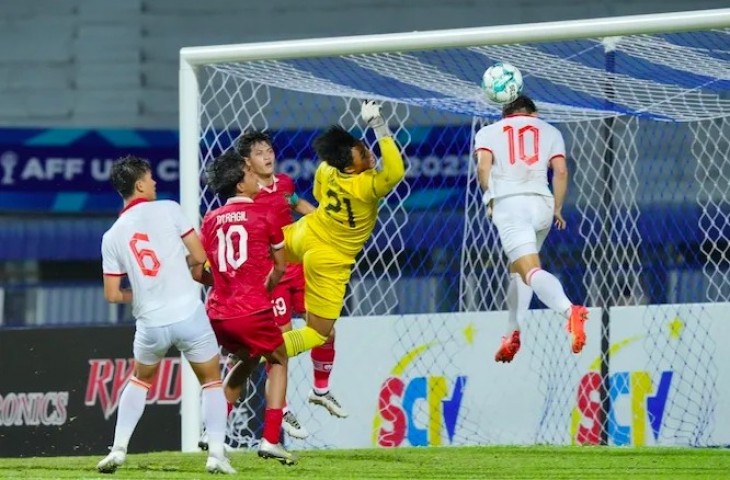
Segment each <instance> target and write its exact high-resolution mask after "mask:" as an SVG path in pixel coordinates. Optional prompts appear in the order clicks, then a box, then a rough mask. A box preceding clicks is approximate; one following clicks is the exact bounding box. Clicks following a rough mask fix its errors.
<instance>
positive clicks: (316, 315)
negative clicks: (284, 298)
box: [284, 245, 354, 357]
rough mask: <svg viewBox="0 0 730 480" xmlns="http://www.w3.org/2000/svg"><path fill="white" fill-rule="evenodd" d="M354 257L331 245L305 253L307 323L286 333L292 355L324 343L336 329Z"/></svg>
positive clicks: (285, 337)
mask: <svg viewBox="0 0 730 480" xmlns="http://www.w3.org/2000/svg"><path fill="white" fill-rule="evenodd" d="M353 263H354V259H351V258H348V257H347V256H345V255H342V254H341V253H339V252H337V251H336V250H334V249H333V248H331V247H330V246H327V245H317V246H315V247H311V248H309V250H307V251H306V252H305V253H304V257H303V265H304V276H305V280H306V291H305V293H304V295H305V303H306V305H307V314H306V320H307V324H306V325H305V326H304V327H302V328H298V329H294V330H292V331H291V332H287V333H285V334H284V343H285V345H286V351H287V353H288V354H289V356H290V357H293V356H296V355H299V354H300V353H302V352H305V351H307V350H311V349H312V348H314V347H319V346H320V345H323V344H324V343H325V342H326V341H327V338H329V336H330V334H331V333H332V330H333V329H334V325H335V320H337V318H338V317H339V316H340V312H341V311H342V307H343V305H344V299H345V288H346V286H347V284H348V283H349V281H350V270H351V268H352V265H353Z"/></svg>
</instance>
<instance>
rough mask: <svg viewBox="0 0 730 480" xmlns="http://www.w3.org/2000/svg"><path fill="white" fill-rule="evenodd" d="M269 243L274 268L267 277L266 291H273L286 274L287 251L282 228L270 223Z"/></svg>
mask: <svg viewBox="0 0 730 480" xmlns="http://www.w3.org/2000/svg"><path fill="white" fill-rule="evenodd" d="M269 225H270V226H269V242H270V244H271V257H272V258H273V259H274V266H273V268H272V269H271V271H270V272H269V275H268V276H267V277H266V289H267V290H268V291H272V290H273V289H274V287H275V286H276V285H277V284H278V283H279V281H280V280H281V277H283V276H284V272H286V251H285V250H284V233H283V232H282V231H281V227H277V226H276V225H275V224H273V223H271V222H269Z"/></svg>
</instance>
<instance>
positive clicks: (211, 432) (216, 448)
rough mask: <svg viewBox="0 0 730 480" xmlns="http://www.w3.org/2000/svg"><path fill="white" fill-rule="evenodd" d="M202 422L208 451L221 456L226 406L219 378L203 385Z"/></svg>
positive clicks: (224, 435)
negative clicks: (206, 437) (206, 434)
mask: <svg viewBox="0 0 730 480" xmlns="http://www.w3.org/2000/svg"><path fill="white" fill-rule="evenodd" d="M202 397H203V405H202V407H203V422H204V423H205V431H206V432H207V433H208V452H209V454H210V455H211V456H213V457H216V458H223V457H224V453H223V442H225V439H226V420H227V414H228V413H227V412H228V408H227V405H226V397H225V395H224V394H223V384H222V382H221V381H220V380H218V381H214V382H210V383H206V384H205V385H203V393H202Z"/></svg>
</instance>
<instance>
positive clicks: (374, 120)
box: [360, 100, 391, 138]
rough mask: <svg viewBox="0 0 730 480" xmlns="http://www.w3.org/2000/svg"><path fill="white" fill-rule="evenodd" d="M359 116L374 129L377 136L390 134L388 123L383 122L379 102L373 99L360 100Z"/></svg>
mask: <svg viewBox="0 0 730 480" xmlns="http://www.w3.org/2000/svg"><path fill="white" fill-rule="evenodd" d="M360 116H361V117H362V119H363V120H365V122H366V123H367V124H368V125H369V126H370V128H372V129H373V130H374V131H375V136H376V137H377V138H383V137H389V136H391V134H390V129H389V128H388V124H387V123H385V119H384V118H383V115H382V114H381V113H380V104H379V103H378V102H376V101H375V100H365V101H364V102H362V108H361V109H360Z"/></svg>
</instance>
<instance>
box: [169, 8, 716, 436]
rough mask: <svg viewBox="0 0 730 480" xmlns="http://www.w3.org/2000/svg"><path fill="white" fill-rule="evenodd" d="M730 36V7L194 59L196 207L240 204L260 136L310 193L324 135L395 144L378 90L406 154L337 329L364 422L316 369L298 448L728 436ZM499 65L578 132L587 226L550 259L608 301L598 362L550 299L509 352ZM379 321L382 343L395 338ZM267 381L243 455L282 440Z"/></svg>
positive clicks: (337, 370)
mask: <svg viewBox="0 0 730 480" xmlns="http://www.w3.org/2000/svg"><path fill="white" fill-rule="evenodd" d="M727 27H730V9H726V10H715V11H707V12H684V13H683V14H662V15H653V16H651V15H650V16H642V17H623V18H615V19H604V20H595V21H582V22H561V23H551V24H536V25H531V26H525V25H522V26H511V27H493V28H484V29H468V30H463V31H459V30H454V31H443V32H437V33H436V34H433V35H429V34H428V32H427V33H414V34H402V35H386V36H372V37H362V38H355V37H350V38H346V39H325V40H311V41H299V42H277V43H272V44H253V45H240V46H224V47H201V48H191V49H183V51H182V59H183V61H182V64H181V65H182V70H181V137H182V149H181V158H182V164H181V171H182V202H183V206H184V207H185V208H186V211H188V212H189V213H190V214H191V216H196V217H197V216H199V215H200V214H203V213H204V212H205V211H207V210H209V209H211V208H214V207H216V206H217V205H218V203H217V199H215V198H213V197H212V196H211V195H210V194H209V192H208V191H207V189H206V187H205V186H204V184H203V183H202V182H201V176H202V172H203V170H204V168H205V165H206V164H207V162H209V161H211V160H212V159H213V158H214V157H215V156H217V155H218V154H220V153H221V152H222V151H223V150H225V149H227V148H229V147H230V146H231V145H232V144H233V142H234V141H235V139H236V138H237V137H238V136H239V135H240V133H241V132H243V131H246V130H250V129H258V130H266V131H267V132H269V133H270V134H271V135H272V138H273V143H274V148H275V151H276V155H277V162H278V169H279V171H282V172H284V173H287V174H289V175H290V176H291V177H292V178H294V180H295V182H296V185H297V188H298V191H299V193H300V195H302V196H304V197H305V198H308V199H310V200H312V198H311V186H312V179H313V174H314V170H315V169H316V165H317V162H318V159H316V158H315V156H314V152H313V150H312V147H311V144H312V140H313V139H314V137H315V136H316V135H317V134H318V132H320V131H321V130H322V129H323V128H324V127H326V126H328V125H330V124H340V125H342V126H343V127H345V128H347V129H349V130H351V131H352V132H354V133H355V134H356V135H357V136H360V137H361V138H363V139H364V140H365V141H366V143H368V144H369V145H371V146H372V147H373V148H375V151H376V152H377V148H376V147H375V145H374V139H373V137H372V134H369V133H368V132H367V131H365V129H364V125H363V123H362V121H361V120H360V119H359V118H358V115H359V106H360V103H361V101H362V100H363V99H377V100H379V101H381V102H382V103H383V105H384V108H383V110H384V112H385V115H386V116H387V120H388V123H389V124H390V126H391V129H392V130H393V132H394V135H395V137H396V138H397V141H398V144H399V145H400V147H401V149H402V152H403V154H404V157H405V159H406V163H407V173H406V180H405V181H404V182H403V183H402V184H401V185H400V186H399V187H398V188H396V190H395V191H394V192H392V193H391V194H390V195H389V196H388V197H387V199H386V200H385V201H383V202H382V204H381V207H380V212H379V221H378V224H377V226H376V228H375V231H374V233H373V236H372V239H371V240H370V241H369V242H368V243H367V245H366V247H365V250H364V251H363V253H362V254H361V255H360V257H359V258H358V261H357V264H356V266H355V268H354V271H353V275H352V280H351V282H350V285H349V286H348V293H347V298H346V301H345V303H346V304H345V309H344V316H345V317H354V318H343V319H341V320H340V321H339V322H338V323H337V328H338V331H341V332H342V334H341V335H340V336H338V341H337V345H338V359H337V360H336V361H335V367H334V372H333V378H332V389H333V392H334V393H336V394H337V395H338V397H339V398H340V399H341V400H342V403H343V406H344V407H345V408H349V409H351V412H350V413H351V418H348V419H347V420H335V419H332V418H330V417H329V416H328V415H327V414H326V413H325V412H324V411H323V410H322V411H317V410H316V409H317V408H319V407H313V406H310V405H307V403H306V397H307V394H308V391H309V389H310V388H311V387H310V385H311V383H312V379H311V378H312V373H311V370H312V367H311V360H310V358H309V356H308V354H304V355H301V356H300V357H297V358H296V359H293V360H292V363H291V364H290V365H291V369H290V377H289V392H288V400H289V405H290V407H291V408H292V410H293V411H294V412H295V413H296V414H297V416H298V417H299V419H300V421H301V422H302V423H303V424H304V426H305V427H306V428H307V429H308V430H309V431H310V433H311V435H310V437H309V438H308V439H306V440H304V441H293V440H287V441H288V442H291V443H290V445H291V446H293V447H294V448H306V447H338V446H367V445H373V446H375V445H380V446H396V445H439V444H483V443H489V444H503V443H524V444H530V443H540V444H542V443H548V444H570V443H578V444H599V443H603V444H611V445H626V444H632V445H644V444H668V445H711V444H714V443H718V442H719V441H724V440H723V439H725V440H727V439H726V438H725V437H727V432H722V431H721V432H718V431H717V429H716V427H717V425H718V421H717V420H716V416H717V414H718V412H717V409H718V391H717V382H718V367H719V365H718V361H719V360H718V359H717V355H718V353H719V352H718V350H720V349H719V348H718V343H721V342H722V341H723V340H725V341H727V340H728V339H727V338H724V339H720V338H718V337H717V335H718V334H717V333H716V327H717V322H716V319H717V318H718V316H719V315H721V312H722V308H723V305H724V304H723V302H728V301H730V276H728V270H730V264H729V262H730V243H729V242H728V234H730V189H729V188H728V184H729V182H730V157H729V156H728V152H730V118H729V117H728V112H729V111H730V96H729V95H728V90H729V87H730V30H728V29H727ZM687 30H692V31H687ZM647 32H648V33H647ZM503 42H510V43H509V44H505V43H503ZM496 61H507V62H509V63H512V64H513V65H515V66H517V67H518V68H519V69H520V70H521V71H522V74H523V76H524V78H525V93H526V94H528V95H529V96H531V97H532V98H533V99H535V100H536V103H537V105H538V109H539V114H540V116H541V117H542V118H543V119H545V120H547V121H548V122H551V123H553V124H554V125H555V126H557V127H558V128H559V129H560V130H561V132H562V133H563V135H564V137H565V140H566V146H567V149H568V151H567V155H568V165H569V169H570V173H571V181H570V186H569V192H568V198H567V204H566V206H565V212H564V214H565V217H566V219H567V222H568V228H567V230H565V231H562V232H558V231H554V232H552V233H551V234H550V236H549V237H548V240H547V242H546V244H545V245H544V247H543V251H542V252H541V257H542V260H543V267H544V268H545V269H547V270H549V271H551V272H553V273H554V274H556V275H557V276H558V277H559V278H560V279H561V281H562V283H563V285H564V287H565V290H566V293H567V295H568V296H569V297H570V298H571V300H572V301H574V302H575V303H583V304H585V305H587V306H588V307H590V308H591V319H590V321H589V323H588V324H587V325H588V327H587V328H588V335H589V338H588V342H589V344H588V345H587V347H586V349H585V351H584V352H583V353H582V355H580V356H574V355H572V354H571V353H570V347H569V342H568V340H567V335H566V333H565V331H564V320H562V319H561V318H560V317H559V316H557V315H555V314H553V313H552V312H549V311H547V310H541V309H542V308H543V307H542V305H541V304H540V303H539V302H538V301H537V300H536V299H533V303H532V307H533V309H535V310H533V311H531V313H530V317H529V318H528V320H527V321H526V322H523V323H524V324H523V325H522V339H523V347H522V350H521V351H520V353H519V355H518V356H517V357H516V359H515V361H514V362H513V363H512V364H509V365H502V364H496V363H494V360H493V355H494V352H495V351H496V349H497V347H498V345H499V341H500V336H501V335H503V334H504V333H505V331H506V328H507V327H506V315H505V314H504V312H503V311H504V310H505V309H506V305H505V295H506V284H507V277H508V275H507V273H506V272H507V265H506V259H505V257H504V254H503V252H502V251H501V249H500V246H499V241H498V238H497V235H496V232H495V230H494V228H493V226H492V225H491V223H490V222H489V221H488V219H487V217H486V212H485V211H484V207H483V205H482V204H481V192H480V189H479V186H478V183H477V181H476V173H475V164H474V161H473V157H472V151H471V150H472V142H473V136H474V134H475V133H476V131H477V130H478V129H479V128H480V127H481V126H483V125H485V124H488V123H490V122H493V121H495V120H497V119H499V116H500V111H499V108H498V106H496V105H494V104H490V103H489V102H488V101H486V99H485V97H484V96H483V94H482V92H481V91H480V86H479V80H480V78H481V74H482V72H483V71H484V69H485V68H486V67H487V66H489V65H490V64H492V63H494V62H496ZM724 308H728V305H724ZM499 312H501V313H499ZM371 321H372V322H373V323H372V324H371V325H373V327H372V329H379V328H382V335H381V336H378V337H375V336H373V338H374V339H377V340H372V341H371V340H369V338H370V337H369V336H368V335H371V333H369V332H368V331H367V329H368V327H367V325H368V322H371ZM382 325H386V326H385V327H380V326H382ZM372 329H371V330H372ZM725 332H727V330H725ZM355 335H360V336H363V337H362V338H353V337H354V336H355ZM361 341H363V342H371V343H372V345H370V343H368V345H370V347H369V348H370V350H372V352H373V353H372V355H373V357H376V356H377V355H378V354H377V352H380V351H384V352H386V353H387V354H388V355H390V354H391V352H397V353H393V354H392V356H393V358H395V359H396V360H397V361H396V362H395V363H392V364H391V366H392V369H390V370H389V371H387V372H385V374H384V375H382V374H381V373H380V370H378V368H379V365H380V363H381V360H380V358H370V357H368V352H369V351H370V350H369V348H363V347H360V346H359V345H360V342H361ZM354 350H356V351H357V352H358V353H357V355H359V357H357V358H353V354H352V353H351V352H353V351H354ZM424 352H425V353H424ZM340 359H342V364H340V363H338V361H339V360H340ZM398 359H400V360H398ZM406 359H407V360H406ZM347 368H350V369H351V371H349V372H348V371H343V370H344V369H347ZM368 368H370V370H369V369H368ZM378 375H380V377H379V378H377V379H375V380H372V379H371V378H370V377H372V376H376V377H377V376H378ZM264 378H265V376H264V375H262V374H260V372H259V373H258V374H256V375H254V377H253V378H252V380H251V382H250V384H249V388H248V396H247V398H246V399H244V400H243V401H242V402H241V403H240V404H239V405H238V406H237V408H236V409H235V410H234V412H233V413H232V414H231V417H230V422H229V439H228V441H229V443H230V444H231V445H233V446H236V447H250V446H254V445H256V443H257V441H258V438H259V437H260V429H261V424H260V422H261V418H262V408H263V399H262V395H263V388H264V387H263V384H264ZM373 382H375V384H377V385H378V389H376V390H375V391H369V390H368V387H367V385H370V384H371V383H373ZM364 397H371V401H370V403H368V402H365V401H364V400H362V398H364ZM186 398H187V399H188V400H187V401H190V396H189V395H187V396H186ZM348 399H349V401H350V405H348V402H347V401H346V400H348ZM183 401H184V402H185V401H186V400H185V398H184V399H183ZM371 404H372V409H371V410H367V411H361V410H362V409H360V410H358V408H359V407H360V406H361V405H371ZM353 408H354V410H352V409H353ZM366 408H370V407H369V406H368V407H366ZM183 411H184V412H185V411H186V410H185V409H183ZM723 415H724V414H723ZM363 418H364V419H363ZM183 421H184V422H185V421H186V420H185V418H184V419H183ZM338 422H339V423H338ZM721 430H722V429H721ZM345 431H347V432H348V433H344V432H345ZM333 432H335V433H334V434H333ZM338 432H339V433H338ZM723 435H725V436H724V437H723ZM343 438H344V439H347V440H338V439H343ZM350 438H358V439H359V438H365V439H366V441H365V442H362V441H357V440H352V441H349V439H350ZM196 440H197V439H196ZM189 444H190V442H189V441H188V443H187V445H189ZM185 445H186V444H185V439H184V446H185Z"/></svg>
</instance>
